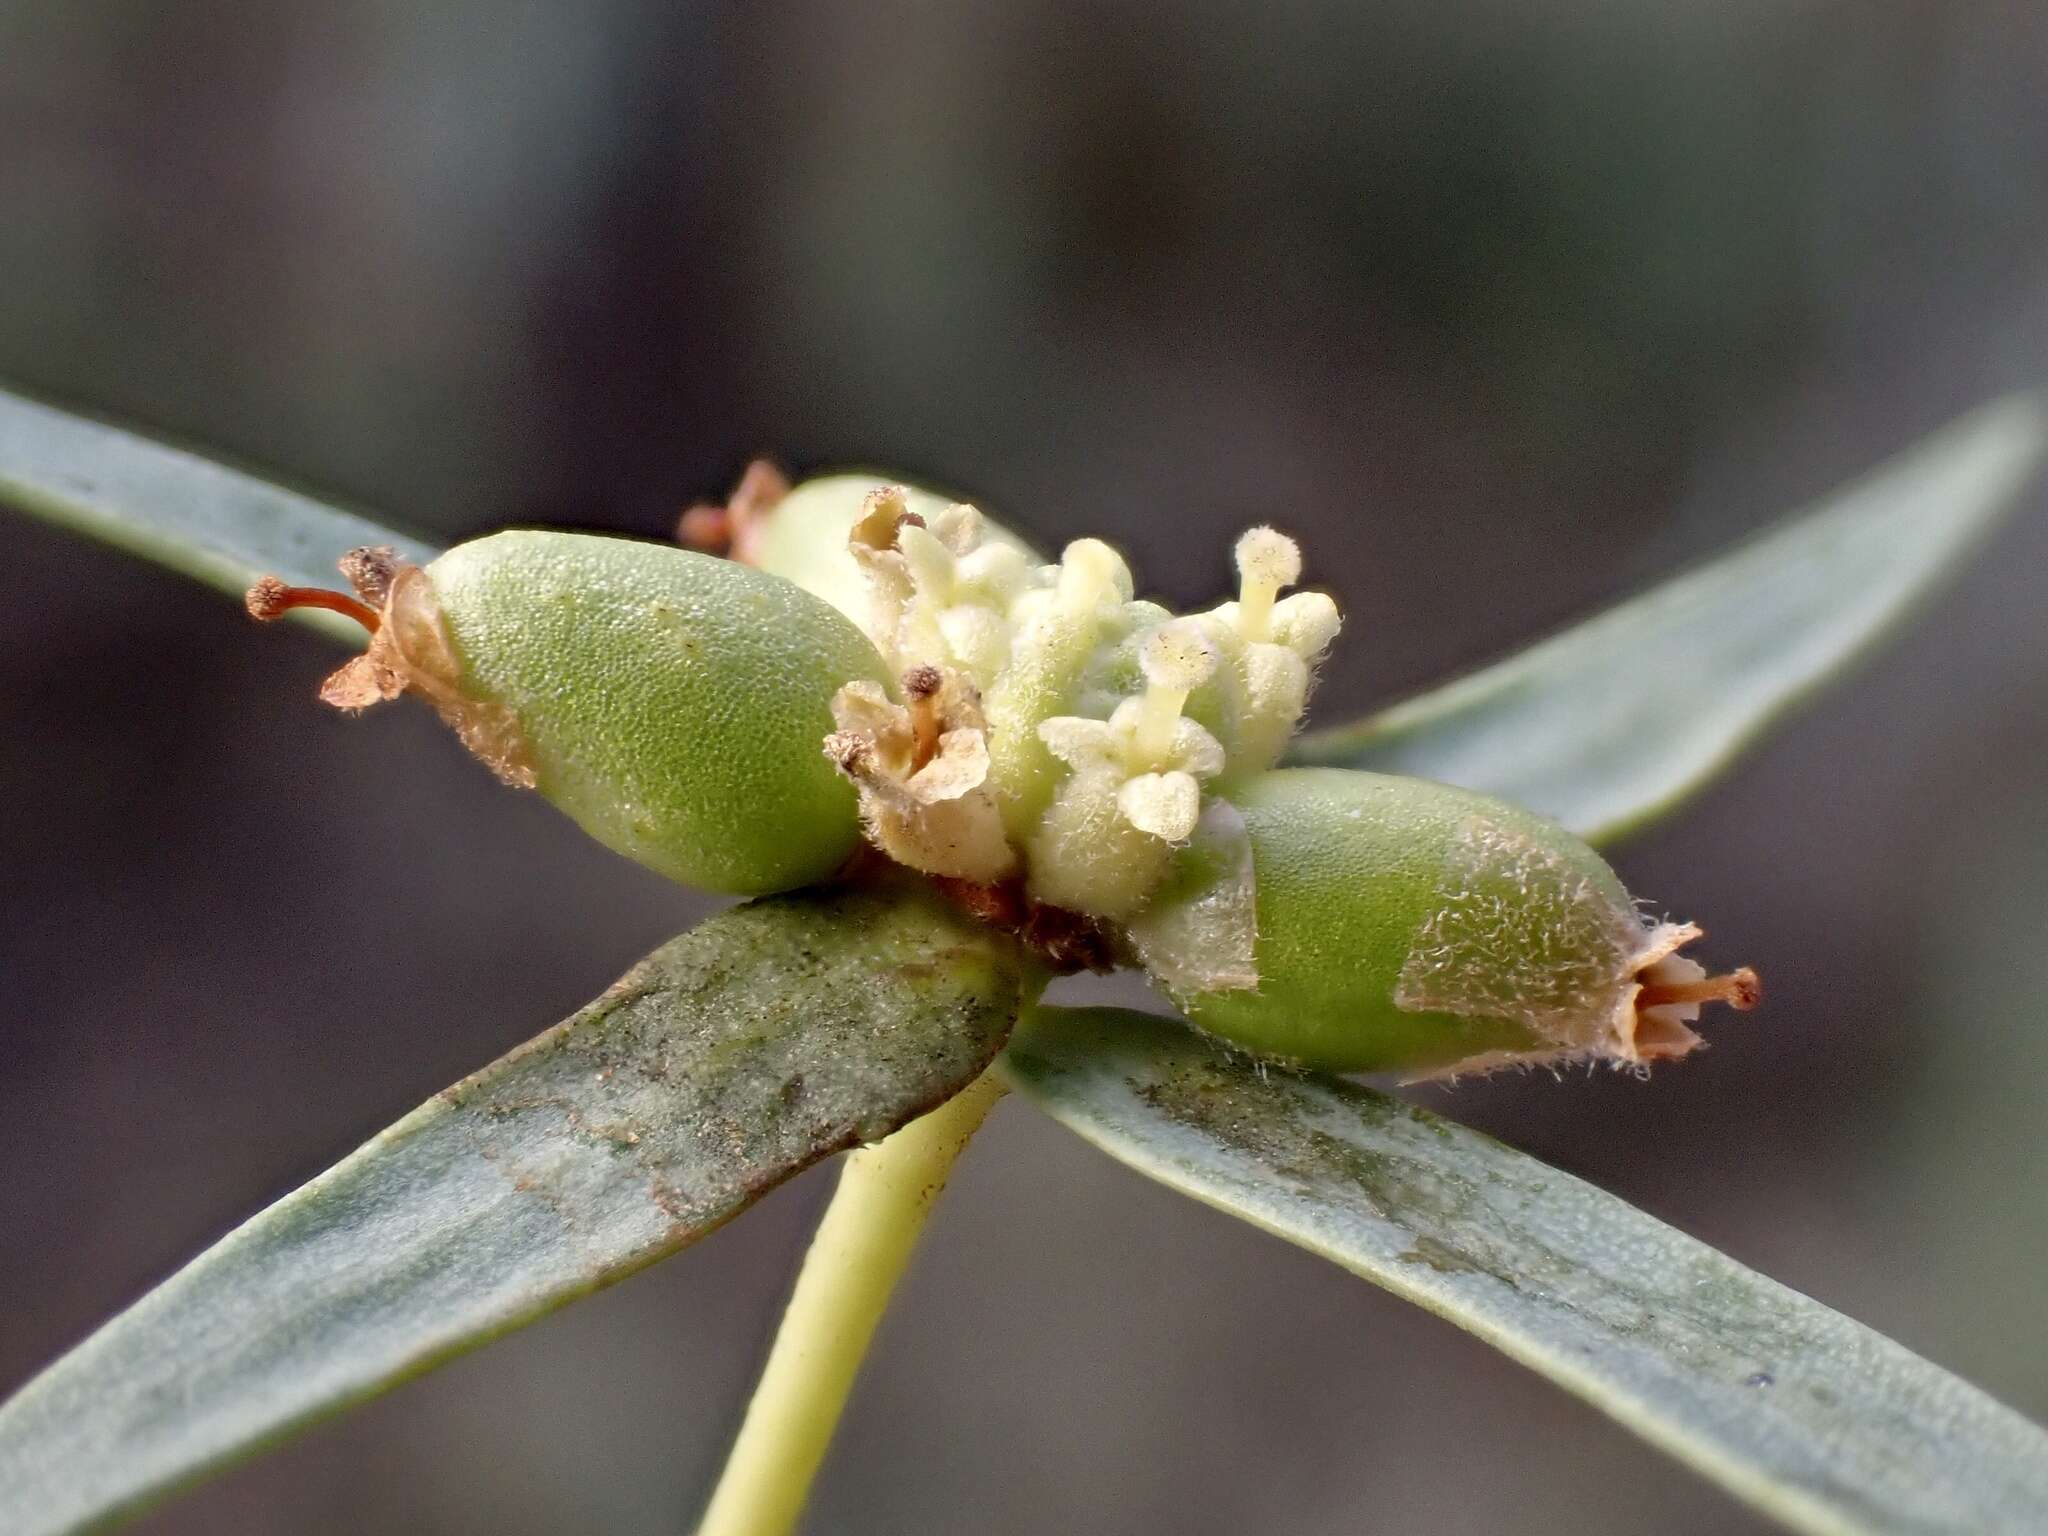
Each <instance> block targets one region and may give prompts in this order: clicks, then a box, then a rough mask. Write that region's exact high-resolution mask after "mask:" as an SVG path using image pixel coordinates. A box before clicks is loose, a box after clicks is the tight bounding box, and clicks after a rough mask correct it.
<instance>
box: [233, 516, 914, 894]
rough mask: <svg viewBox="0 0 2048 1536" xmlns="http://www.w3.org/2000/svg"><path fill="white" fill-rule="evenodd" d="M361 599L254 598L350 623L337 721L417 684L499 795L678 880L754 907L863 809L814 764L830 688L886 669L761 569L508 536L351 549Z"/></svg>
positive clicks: (848, 836) (820, 762) (852, 826)
mask: <svg viewBox="0 0 2048 1536" xmlns="http://www.w3.org/2000/svg"><path fill="white" fill-rule="evenodd" d="M343 570H344V572H346V573H347V574H348V576H349V578H350V580H351V582H352V583H353V584H354V585H355V586H356V589H357V591H358V592H359V593H361V594H362V597H363V599H364V601H363V602H359V603H358V602H352V601H351V600H349V599H346V598H343V597H341V596H340V595H339V594H308V593H305V592H303V591H299V590H298V589H287V588H282V587H279V586H274V585H270V586H265V585H259V587H258V588H256V589H255V590H253V591H252V592H251V595H250V597H251V601H250V607H251V611H252V612H257V613H258V615H259V616H260V617H267V616H270V615H271V614H274V613H278V612H282V611H284V609H285V608H288V607H291V606H296V605H297V604H299V603H303V602H309V601H320V602H321V603H322V605H323V606H329V607H337V606H339V607H342V608H343V611H354V610H361V612H359V613H358V614H357V616H358V617H361V618H364V621H365V623H366V625H367V626H368V627H370V628H371V629H372V631H373V636H374V638H373V640H372V642H371V646H370V649H369V651H368V652H366V653H365V654H364V655H363V656H360V657H358V658H356V659H355V660H354V661H352V662H350V663H349V664H348V665H347V666H345V667H343V668H342V670H341V671H340V672H338V673H336V674H335V675H334V677H332V678H330V679H329V680H328V684H327V686H326V688H325V689H323V691H322V697H323V698H325V699H327V700H328V702H330V703H333V704H336V705H338V706H340V707H342V708H345V709H360V708H362V707H364V706H365V705H368V704H372V703H375V702H377V701H378V700H380V699H386V698H391V697H394V696H395V695H396V694H398V693H400V692H404V691H408V690H410V691H412V692H416V693H419V694H421V695H422V696H424V697H425V698H427V699H428V700H429V701H430V702H431V703H433V704H434V706H435V707H436V708H437V709H438V710H439V711H440V712H441V714H442V716H443V717H444V718H445V719H447V720H448V722H449V723H450V724H451V725H452V726H454V727H455V729H456V731H457V732H458V733H459V734H460V735H461V737H462V739H463V741H464V742H465V743H466V744H467V745H468V746H469V747H470V748H471V749H472V750H473V751H475V752H476V754H477V755H478V756H479V757H481V758H482V759H483V760H484V761H485V762H486V763H488V764H489V765H490V766H491V768H492V769H493V770H495V771H496V772H497V773H498V774H499V776H500V777H502V778H504V779H506V780H507V781H508V782H511V783H514V784H520V785H529V786H531V787H533V788H536V789H538V790H539V791H540V792H541V793H542V794H543V795H545V796H547V798H548V799H549V800H551V801H553V802H554V803H555V804H556V805H557V806H559V807H560V808H561V809H562V810H563V811H565V812H567V813H568V814H569V815H570V816H571V817H572V818H574V819H575V821H576V822H577V823H578V825H580V826H581V827H583V829H584V830H585V831H587V832H589V833H590V834H591V836H593V837H595V838H596V839H597V840H598V841H599V842H601V843H604V844H605V845H606V846H607V847H610V848H613V849H616V850H617V851H618V852H620V853H623V854H625V855H627V856H628V857H629V858H633V859H636V860H638V861H639V862H640V863H642V864H645V865H647V866H648V867H649V868H651V869H655V870H658V871H659V872H661V873H662V874H664V875H667V876H669V877H670V878H672V879H675V880H679V881H683V882H685V883H686V884H690V885H695V886H700V887H702V888H704V889H707V890H714V891H724V892H729V893H733V894H737V895H755V894H760V893H763V892H768V891H779V890H788V889H791V888H794V887H797V886H801V885H806V884H809V883H811V882H813V881H816V880H819V879H822V878H824V877H825V876H827V875H830V874H831V873H832V872H833V871H834V870H835V869H837V868H838V867H839V866H840V865H841V864H843V863H844V862H845V860H846V859H847V857H848V856H849V855H850V854H851V853H852V852H853V850H854V847H855V845H856V843H857V841H858V839H859V821H858V817H857V814H856V797H855V794H854V792H853V789H852V788H851V786H849V785H848V784H847V783H846V782H845V780H844V779H843V778H841V776H840V775H839V774H838V773H837V772H836V771H835V770H834V768H833V767H832V765H831V764H830V763H829V762H827V761H826V760H825V758H824V756H823V754H822V753H821V752H820V750H819V743H820V741H821V740H822V739H823V738H824V736H825V735H826V734H827V733H828V732H829V731H830V730H831V729H832V713H831V700H832V697H833V695H834V694H835V693H836V692H837V691H838V690H839V689H840V688H842V687H843V686H845V685H846V684H848V683H850V682H855V681H859V680H864V679H865V680H879V679H881V678H882V677H883V676H885V675H886V674H885V672H884V669H883V666H882V661H881V658H880V656H878V655H877V654H876V652H875V648H874V646H873V645H872V644H870V643H869V641H868V640H867V638H866V637H865V636H864V635H862V634H861V632H860V631H859V630H858V629H857V628H856V627H855V626H854V625H853V624H852V623H851V622H850V621H848V620H847V619H846V618H845V617H844V616H843V615H842V614H840V613H837V612H835V611H834V610H833V609H832V608H830V607H828V606H827V605H826V604H824V603H822V602H820V601H818V600H817V599H816V598H814V597H812V596H811V595H810V594H808V593H806V592H804V591H802V590H800V589H799V588H798V587H796V586H795V585H793V584H792V583H790V582H788V581H785V580H783V579H781V578H780V577H777V576H773V575H770V574H768V573H766V572H764V571H759V570H754V569H751V568H749V567H747V566H743V565H737V564H734V563H732V562H729V561H725V560H718V559H714V558H712V557H710V556H707V555H700V554H692V553H690V552H688V551H685V550H681V549H676V548H672V547H669V546H665V545H657V544H644V543H637V542H634V541H631V540H627V539H616V538H601V537H595V536H591V535H586V534H572V533H543V532H521V533H501V534H495V535H493V536H491V537H489V538H485V539H478V540H476V541H474V542H473V543H469V544H463V545H460V546H458V547H457V548H455V549H452V550H450V551H449V552H448V553H446V554H444V555H442V556H441V557H440V558H439V559H437V560H435V561H434V562H433V563H432V564H431V565H429V566H427V567H425V568H424V569H420V568H418V567H404V566H399V565H397V564H396V563H395V562H393V561H392V560H390V559H388V558H387V557H386V556H385V555H384V554H383V553H382V552H377V551H357V552H355V553H354V554H352V555H351V556H349V557H348V558H347V559H346V560H344V562H343Z"/></svg>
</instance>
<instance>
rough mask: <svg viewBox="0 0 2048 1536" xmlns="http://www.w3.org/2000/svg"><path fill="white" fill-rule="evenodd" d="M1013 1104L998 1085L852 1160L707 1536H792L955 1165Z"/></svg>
mask: <svg viewBox="0 0 2048 1536" xmlns="http://www.w3.org/2000/svg"><path fill="white" fill-rule="evenodd" d="M1002 1094H1003V1088H1002V1085H1001V1084H1000V1083H999V1082H997V1081H996V1078H995V1076H994V1075H993V1074H987V1075H984V1076H982V1077H980V1078H978V1079H977V1080H976V1081H975V1082H974V1083H973V1084H972V1085H971V1086H969V1087H968V1088H967V1089H965V1090H964V1091H963V1092H961V1093H960V1094H958V1095H957V1096H955V1097H954V1098H953V1099H951V1100H949V1101H948V1102H947V1103H945V1104H942V1105H941V1106H939V1108H937V1109H935V1110H933V1111H932V1112H931V1113H930V1114H928V1115H925V1116H923V1117H922V1118H921V1119H918V1120H913V1121H912V1122H911V1123H910V1124H909V1125H906V1126H905V1127H903V1129H902V1130H900V1131H898V1132H896V1134H895V1135H893V1136H891V1137H889V1138H888V1139H887V1140H885V1141H881V1142H878V1143H876V1144H875V1145H874V1146H872V1147H863V1148H862V1149H861V1150H860V1151H858V1152H855V1153H853V1154H852V1155H851V1156H849V1157H848V1158H847V1159H846V1166H845V1169H844V1171H843V1172H841V1174H840V1175H839V1187H838V1189H837V1190H836V1191H835V1192H834V1193H833V1196H832V1204H831V1205H830V1206H829V1207H828V1208H827V1210H826V1212H825V1218H824V1220H823V1221H821V1222H819V1224H818V1231H817V1235H816V1236H815V1237H813V1238H812V1239H811V1248H810V1252H809V1253H808V1254H806V1255H805V1256H804V1264H803V1270H802V1272H801V1273H799V1274H798V1276H797V1281H796V1291H795V1293H794V1294H793V1295H792V1296H791V1297H790V1299H789V1309H788V1311H786V1312H784V1313H783V1315H782V1327H781V1329H780V1330H779V1331H778V1332H777V1333H776V1336H775V1344H774V1347H773V1348H772V1349H770V1351H769V1353H768V1364H767V1366H766V1368H765V1369H764V1370H763V1371H762V1372H761V1380H760V1384H759V1385H758V1386H756V1387H755V1388H754V1397H753V1401H752V1402H750V1403H749V1404H748V1405H747V1416H746V1420H745V1422H744V1423H742V1424H741V1426H740V1433H739V1438H738V1440H736V1441H735V1442H734V1444H733V1448H732V1454H731V1456H729V1457H728V1458H727V1460H726V1464H725V1471H724V1473H723V1474H722V1475H721V1476H720V1478H719V1480H718V1487H717V1489H716V1490H715V1491H714V1492H713V1493H712V1495H711V1504H710V1507H709V1508H708V1509H707V1510H706V1511H705V1512H704V1520H703V1523H702V1524H701V1525H699V1526H698V1527H697V1536H787V1533H788V1532H790V1531H792V1530H794V1529H795V1528H796V1523H797V1519H798V1517H799V1516H800V1515H801V1514H802V1513H803V1508H804V1503H805V1501H806V1500H807V1499H808V1498H809V1496H810V1491H811V1480H812V1478H814V1477H815V1476H816V1475H817V1471H818V1466H819V1463H821V1462H822V1461H823V1460H824V1459H825V1451H826V1448H827V1447H828V1446H829V1445H830V1444H831V1443H832V1432H833V1430H834V1429H835V1428H836V1427H837V1426H838V1423H839V1415H840V1411H841V1410H842V1409H843V1408H845V1406H846V1398H847V1394H848V1393H849V1392H850V1391H851V1390H852V1389H853V1379H854V1376H855V1375H856V1373H858V1371H859V1370H860V1363H861V1359H862V1357H863V1356H865V1355H866V1353H867V1348H868V1343H869V1341H870V1340H871V1339H872V1338H873V1337H874V1332H875V1327H876V1325H877V1324H878V1323H880V1322H881V1320H882V1313H883V1312H884V1311H885V1310H886V1309H887V1307H888V1305H889V1295H890V1293H891V1292H892V1291H893V1290H895V1288H896V1281H897V1279H898V1277H899V1276H901V1275H902V1273H903V1270H904V1267H905V1265H907V1264H908V1263H909V1261H910V1254H911V1250H912V1249H913V1248H915V1247H916V1246H917V1239H918V1236H919V1234H920V1233H922V1232H923V1230H924V1223H925V1218H926V1217H927V1216H929V1215H930V1214H931V1208H932V1206H933V1205H934V1204H935V1203H936V1202H937V1200H938V1197H939V1192H940V1191H941V1190H943V1189H944V1188H945V1187H946V1178H947V1176H948V1175H949V1174H950V1173H951V1172H952V1169H953V1163H954V1160H955V1159H957V1158H958V1157H959V1156H960V1153H961V1151H962V1150H963V1149H964V1148H965V1147H966V1145H967V1143H968V1141H969V1140H970V1139H972V1137H973V1135H974V1133H975V1132H976V1131H977V1130H979V1129H980V1128H981V1122H982V1120H983V1119H984V1118H985V1117H986V1116H987V1115H988V1112H989V1110H990V1109H992V1108H994V1106H995V1102H996V1100H997V1099H999V1098H1001V1097H1002Z"/></svg>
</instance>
